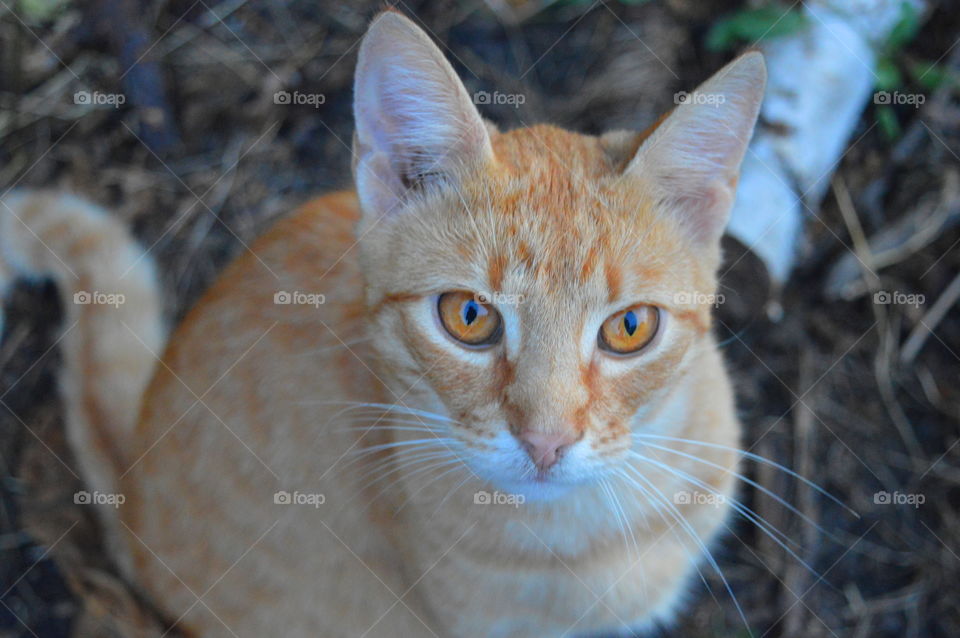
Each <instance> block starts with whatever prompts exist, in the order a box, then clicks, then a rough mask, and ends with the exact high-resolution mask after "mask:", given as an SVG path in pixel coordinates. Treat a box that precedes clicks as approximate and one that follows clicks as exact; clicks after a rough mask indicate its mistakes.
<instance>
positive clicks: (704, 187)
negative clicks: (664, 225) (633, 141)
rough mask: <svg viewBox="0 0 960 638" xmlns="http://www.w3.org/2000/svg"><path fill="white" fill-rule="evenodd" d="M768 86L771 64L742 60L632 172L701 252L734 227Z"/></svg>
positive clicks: (688, 103) (690, 104) (670, 124)
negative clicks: (730, 222)
mask: <svg viewBox="0 0 960 638" xmlns="http://www.w3.org/2000/svg"><path fill="white" fill-rule="evenodd" d="M765 83H766V70H765V66H764V63H763V56H762V55H761V54H759V53H757V52H752V53H747V54H745V55H742V56H740V57H739V58H737V59H736V60H734V61H733V62H731V63H730V64H728V65H727V66H725V67H724V68H723V69H721V70H720V71H718V72H717V73H716V74H715V75H714V76H713V77H711V78H710V79H709V80H707V81H706V82H704V83H703V84H701V85H700V87H699V88H698V89H697V90H696V91H694V92H693V93H691V94H689V95H687V99H685V100H683V101H682V102H681V103H680V104H679V105H678V106H677V107H676V108H675V109H674V110H673V112H671V113H670V114H669V115H668V116H667V117H666V118H665V119H664V120H663V121H662V122H661V123H660V124H659V126H657V127H656V129H655V130H654V131H653V132H652V133H651V134H650V136H649V137H647V138H646V139H645V140H644V141H643V143H642V144H641V145H640V148H639V150H638V151H637V153H636V156H635V157H634V158H633V160H631V162H630V164H629V165H628V166H627V169H626V171H625V174H626V175H632V176H635V177H638V178H641V179H643V180H645V181H646V183H647V184H649V185H650V186H652V187H653V189H654V190H655V193H656V195H657V196H658V199H659V200H660V201H661V203H662V204H664V205H665V206H666V207H667V208H669V209H670V210H671V211H672V213H673V214H675V215H676V216H677V217H678V218H679V219H680V220H681V222H682V223H683V225H684V226H686V227H687V228H688V229H689V230H690V232H691V234H692V236H693V238H694V240H696V241H697V242H698V243H699V244H700V245H714V244H715V243H716V242H717V241H719V239H720V235H721V233H722V232H723V228H724V226H726V223H727V217H728V216H729V214H730V209H731V207H732V206H733V197H734V193H735V192H736V186H737V179H738V175H739V171H740V161H741V160H742V159H743V155H744V153H745V152H746V150H747V145H748V144H749V142H750V136H751V135H752V133H753V126H754V124H755V123H756V121H757V115H758V113H759V111H760V103H761V101H762V100H763V92H764V85H765Z"/></svg>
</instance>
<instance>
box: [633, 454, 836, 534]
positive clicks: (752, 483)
mask: <svg viewBox="0 0 960 638" xmlns="http://www.w3.org/2000/svg"><path fill="white" fill-rule="evenodd" d="M642 445H645V446H647V447H650V448H653V449H657V450H662V451H664V452H668V453H670V454H676V455H677V456H681V457H683V458H685V459H690V460H691V461H695V462H697V463H702V464H703V465H706V466H708V467H713V468H716V469H718V470H723V471H724V472H727V473H729V474H730V475H731V476H735V477H737V478H738V479H740V480H741V481H743V482H744V483H746V484H747V485H750V486H752V487H755V488H756V489H758V490H760V491H761V492H763V493H764V494H766V495H767V496H769V497H770V498H772V499H773V500H775V501H776V502H778V503H780V504H781V505H783V506H784V507H785V508H787V509H788V510H790V511H791V512H793V513H794V514H796V515H797V516H799V517H800V518H802V519H803V520H804V521H806V522H807V523H809V524H810V525H812V526H813V527H814V528H816V529H817V530H818V531H819V532H821V533H823V534H825V535H826V536H828V537H830V539H831V540H834V541H836V538H834V537H833V535H831V534H830V533H829V532H828V531H826V530H825V529H823V528H822V527H820V525H819V524H818V523H817V522H816V521H814V520H813V519H812V518H810V517H809V516H807V515H806V514H804V513H803V512H801V511H800V510H798V509H797V508H796V507H794V506H793V505H791V504H790V503H789V502H788V501H787V500H786V499H784V498H781V497H780V496H778V495H777V494H775V493H774V492H773V491H771V490H769V489H767V488H766V487H764V486H763V485H760V484H759V483H757V482H756V481H754V480H753V479H751V478H749V477H747V476H745V475H743V474H741V473H739V472H737V471H735V470H733V469H731V468H728V467H726V466H723V465H720V464H718V463H713V462H711V461H707V460H706V459H701V458H700V457H698V456H694V455H693V454H687V453H686V452H681V451H680V450H674V449H673V448H669V447H665V446H662V445H656V444H654V443H642ZM629 453H630V455H632V456H638V455H639V453H638V452H636V451H634V450H630V452H629Z"/></svg>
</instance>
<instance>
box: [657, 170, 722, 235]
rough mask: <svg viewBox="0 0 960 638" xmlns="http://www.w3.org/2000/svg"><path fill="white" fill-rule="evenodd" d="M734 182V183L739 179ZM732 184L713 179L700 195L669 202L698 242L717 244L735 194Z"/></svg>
mask: <svg viewBox="0 0 960 638" xmlns="http://www.w3.org/2000/svg"><path fill="white" fill-rule="evenodd" d="M732 181H733V182H734V183H735V182H736V179H734V180H732ZM729 183H730V180H728V181H727V183H724V182H723V181H721V180H714V181H712V182H709V183H707V184H706V186H705V187H703V188H701V189H699V190H698V191H697V192H694V193H686V194H682V195H679V196H678V197H676V198H671V199H670V200H669V202H670V203H671V204H673V206H675V207H676V208H677V209H678V211H677V212H678V213H679V214H680V216H681V220H682V223H683V225H684V226H685V227H686V228H688V229H689V230H690V232H691V233H692V234H693V236H694V238H695V239H696V241H698V242H714V241H716V240H717V239H719V237H720V235H722V234H723V229H724V227H725V226H726V224H727V217H728V216H729V214H730V207H731V206H732V205H733V194H734V192H735V190H734V189H733V188H731V187H730V186H729Z"/></svg>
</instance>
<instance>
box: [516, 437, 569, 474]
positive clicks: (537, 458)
mask: <svg viewBox="0 0 960 638" xmlns="http://www.w3.org/2000/svg"><path fill="white" fill-rule="evenodd" d="M517 438H518V439H520V444H521V445H522V446H523V449H524V450H526V451H527V454H529V455H530V459H531V460H533V464H534V465H536V466H537V469H539V470H540V471H541V472H543V471H546V470H548V469H550V468H551V467H553V466H554V465H556V463H557V461H559V460H560V457H561V456H563V453H564V452H565V451H566V450H567V448H569V447H570V446H571V445H573V444H574V443H576V441H577V438H576V436H575V435H574V434H573V432H561V433H559V434H544V433H542V432H521V433H520V434H519V435H518V437H517Z"/></svg>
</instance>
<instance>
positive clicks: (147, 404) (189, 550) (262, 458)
mask: <svg viewBox="0 0 960 638" xmlns="http://www.w3.org/2000/svg"><path fill="white" fill-rule="evenodd" d="M357 215H358V211H357V200H356V197H355V196H354V195H353V193H348V192H340V193H334V194H330V195H326V196H323V197H320V198H317V199H315V200H312V201H310V202H309V203H307V204H305V205H304V206H302V207H300V208H299V209H298V210H297V211H295V212H294V213H292V214H291V215H289V216H287V217H285V218H284V219H282V220H280V221H279V222H277V223H276V224H275V225H274V226H273V227H272V228H271V229H270V230H268V231H267V232H266V233H265V234H264V235H263V236H261V237H260V238H259V239H258V240H257V241H255V242H253V243H252V244H250V246H249V250H247V251H246V252H245V253H244V254H243V255H241V256H240V257H238V258H237V259H236V260H235V261H234V262H233V263H232V264H231V265H230V266H229V267H228V268H227V269H226V270H225V271H224V272H223V274H222V275H221V276H220V277H219V278H218V280H217V281H216V282H215V283H214V284H213V285H212V286H211V288H210V289H209V290H208V291H207V292H206V294H205V295H204V296H203V298H202V299H201V300H200V301H199V302H198V303H197V304H196V305H195V306H194V308H193V309H192V310H191V311H190V312H189V313H188V315H187V316H186V317H185V319H184V320H183V321H182V322H181V324H180V326H179V327H178V328H177V330H176V331H175V332H174V333H173V335H171V337H170V339H169V342H168V346H167V349H166V351H165V353H164V355H163V357H162V358H161V362H160V364H159V365H158V366H157V370H156V373H155V376H154V378H153V379H152V381H151V383H150V385H149V387H148V389H147V392H146V395H145V397H144V402H143V409H142V412H141V418H140V421H139V424H138V427H137V431H136V433H135V436H134V437H132V439H131V440H130V441H127V442H122V444H123V445H124V447H125V449H124V450H123V452H124V453H123V454H122V457H125V464H126V466H127V467H126V468H125V469H124V468H121V471H122V472H123V477H122V480H121V486H120V487H121V490H122V491H123V493H124V494H126V495H127V497H128V498H127V503H126V505H125V506H124V508H123V509H122V511H120V512H119V514H120V517H121V519H122V520H123V524H124V526H126V527H127V528H128V530H130V531H131V532H132V534H129V535H128V536H129V537H130V538H128V543H127V546H128V548H129V549H130V550H131V552H132V556H131V558H132V561H133V562H132V564H131V565H130V566H131V567H132V569H133V570H134V571H135V572H137V573H139V574H141V575H143V574H144V573H148V574H150V575H149V577H148V580H150V581H151V582H153V584H154V587H155V591H154V593H155V594H157V593H159V594H160V595H161V596H163V597H165V598H168V599H169V602H170V603H172V604H170V605H169V606H168V607H167V608H168V609H171V610H172V611H174V612H176V613H180V612H182V611H183V610H184V609H185V608H187V607H189V605H190V603H191V602H193V600H191V597H190V595H189V593H187V594H184V591H185V590H184V588H183V586H182V582H181V580H180V579H182V581H184V582H186V583H187V585H188V586H189V588H190V589H192V590H193V591H203V590H204V589H206V588H207V587H210V586H211V585H212V584H213V580H214V578H215V575H216V574H220V573H223V572H224V571H226V570H227V569H228V568H229V567H230V564H231V562H233V561H235V560H236V559H237V552H236V551H234V550H236V549H237V548H243V547H250V546H251V545H255V544H257V543H256V541H257V539H258V538H259V537H260V536H261V535H262V534H264V531H265V530H267V529H270V530H272V531H271V533H270V539H271V542H270V543H269V544H270V545H272V544H273V543H278V544H279V545H290V544H303V543H307V542H310V541H309V539H301V538H298V537H297V534H298V533H300V531H302V530H304V529H307V530H314V529H315V525H299V526H298V525H297V524H296V521H297V520H299V518H300V517H302V516H313V515H314V514H313V513H314V512H315V511H316V510H314V509H313V508H296V510H290V511H287V510H284V509H277V507H279V506H280V505H282V503H277V505H275V499H276V498H277V497H276V496H275V495H276V494H282V493H291V494H293V493H301V494H321V493H325V492H329V491H330V490H332V489H334V486H333V485H332V484H331V483H330V481H331V480H336V481H339V480H342V479H343V478H344V477H343V474H342V472H340V471H339V470H338V469H337V470H334V471H330V472H326V470H328V469H329V468H330V467H331V466H332V465H334V464H335V463H336V461H337V459H338V458H340V457H342V456H343V455H344V454H345V453H346V452H347V451H348V450H349V449H350V447H351V444H352V441H351V440H350V438H349V434H347V433H345V432H343V431H342V428H341V429H340V430H337V428H335V427H331V423H333V422H334V420H335V419H334V418H333V417H334V415H335V413H336V412H337V411H338V410H339V409H342V408H343V405H344V404H345V402H349V401H356V400H371V398H370V397H371V396H373V397H374V400H375V399H376V396H377V391H376V387H377V383H376V380H375V379H374V378H373V376H372V373H371V372H370V371H369V369H368V368H367V367H366V366H365V365H364V364H362V363H361V362H362V361H364V360H366V359H368V357H369V355H368V354H367V352H366V351H365V347H364V346H365V344H364V325H365V322H364V310H363V308H364V304H363V282H362V278H361V276H360V273H359V265H358V256H357V254H356V253H357V251H356V250H355V239H354V235H353V232H354V224H355V221H356V218H357ZM172 467H175V468H176V471H170V470H171V468H172ZM291 512H292V515H290V516H287V515H286V514H290V513H291ZM318 513H319V512H318ZM241 514H242V515H241ZM281 514H283V516H280V515H281ZM278 521H279V522H278ZM273 525H276V528H275V529H274V528H273V527H272V526H273ZM225 529H229V530H230V532H229V534H225V533H224V531H223V530H225ZM134 534H135V536H134ZM185 538H191V539H195V540H196V542H195V543H192V544H190V545H189V546H188V547H186V548H185V547H184V544H183V539H185ZM214 538H220V539H221V541H217V542H216V543H214V542H213V539H214ZM130 539H133V540H130ZM264 544H268V543H267V541H266V540H263V541H260V545H264ZM279 545H278V547H279ZM146 548H149V549H146ZM241 553H242V552H241ZM265 553H266V552H265ZM270 554H272V551H271V552H270ZM158 556H159V557H160V559H159V560H158V559H157V557H158ZM287 558H289V559H291V560H293V559H294V558H295V557H293V556H290V557H286V558H282V559H281V558H277V556H274V557H273V558H272V560H273V561H274V562H271V561H268V560H267V559H266V558H263V557H262V556H259V555H258V556H257V557H252V556H248V557H247V558H246V559H245V560H244V569H242V570H240V569H239V568H237V570H239V571H242V572H244V573H245V575H246V576H247V577H248V578H249V579H250V582H251V583H253V584H251V587H250V591H247V592H246V595H248V596H249V599H250V600H255V599H257V597H258V596H260V595H266V594H270V593H271V592H273V593H276V592H278V591H281V590H282V589H283V583H281V582H280V581H278V580H276V579H278V578H281V577H282V575H283V574H285V573H286V574H293V573H296V572H297V571H298V568H299V567H301V566H302V565H298V564H297V561H299V562H300V563H304V562H309V561H304V559H303V558H302V557H300V558H295V560H294V562H292V563H291V564H286V560H287ZM281 563H282V564H281ZM165 565H166V566H165ZM329 567H331V566H330V565H324V568H329ZM168 568H169V569H172V570H173V571H174V572H176V574H177V576H176V577H174V576H172V575H171V574H170V571H169V569H168ZM235 571H236V570H235ZM274 581H276V582H274ZM254 584H255V586H254ZM270 595H272V594H270ZM237 611H238V613H240V612H241V610H237Z"/></svg>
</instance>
